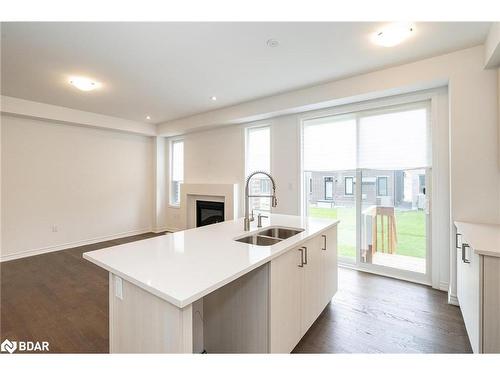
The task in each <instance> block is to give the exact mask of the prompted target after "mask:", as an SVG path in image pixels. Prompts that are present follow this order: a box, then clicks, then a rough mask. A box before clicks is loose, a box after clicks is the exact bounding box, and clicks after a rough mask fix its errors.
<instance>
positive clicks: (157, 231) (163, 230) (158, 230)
mask: <svg viewBox="0 0 500 375" xmlns="http://www.w3.org/2000/svg"><path fill="white" fill-rule="evenodd" d="M151 231H152V232H153V233H161V232H171V230H169V229H168V228H167V227H162V228H153V229H152V230H151Z"/></svg>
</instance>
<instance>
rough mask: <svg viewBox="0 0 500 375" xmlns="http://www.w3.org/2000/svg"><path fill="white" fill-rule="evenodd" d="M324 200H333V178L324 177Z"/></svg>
mask: <svg viewBox="0 0 500 375" xmlns="http://www.w3.org/2000/svg"><path fill="white" fill-rule="evenodd" d="M325 200H329V201H331V200H333V177H325Z"/></svg>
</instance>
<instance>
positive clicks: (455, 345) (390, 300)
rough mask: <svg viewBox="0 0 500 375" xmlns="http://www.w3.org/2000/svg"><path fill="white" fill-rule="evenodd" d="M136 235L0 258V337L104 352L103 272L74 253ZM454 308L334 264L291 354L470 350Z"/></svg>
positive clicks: (426, 291) (420, 290) (428, 294)
mask: <svg viewBox="0 0 500 375" xmlns="http://www.w3.org/2000/svg"><path fill="white" fill-rule="evenodd" d="M155 235H156V234H153V233H151V234H144V235H140V236H132V237H127V238H122V239H119V240H113V241H107V242H102V243H99V244H93V245H88V246H82V247H77V248H73V249H68V250H63V251H58V252H54V253H48V254H43V255H37V256H33V257H29V258H24V259H19V260H13V261H9V262H3V263H1V264H0V273H1V289H0V293H1V318H0V319H1V320H0V338H1V341H3V340H4V339H5V338H8V339H11V340H26V341H49V342H50V351H51V352H52V353H54V352H55V353H107V352H108V274H107V272H106V271H104V270H103V269H101V268H99V267H97V266H95V265H93V264H92V263H90V262H88V261H86V260H84V259H83V258H82V253H84V252H86V251H91V250H96V249H100V248H104V247H109V246H114V245H118V244H121V243H126V242H131V241H136V240H140V239H144V238H149V237H152V236H155ZM470 352H471V348H470V345H469V342H468V339H467V335H466V332H465V327H464V323H463V319H462V315H461V313H460V310H459V309H458V308H457V307H456V306H452V305H448V304H447V302H446V294H445V293H444V292H440V291H436V290H434V289H431V288H428V287H425V286H422V285H417V284H412V283H409V282H405V281H399V280H394V279H390V278H385V277H381V276H375V275H370V274H367V273H363V272H358V271H353V270H348V269H342V268H341V269H340V273H339V292H338V293H337V295H336V296H335V298H334V300H333V302H332V303H330V304H329V305H328V306H327V307H326V309H325V311H323V313H322V314H321V316H320V317H319V318H318V320H317V321H316V322H315V323H314V324H313V326H312V327H311V328H310V329H309V331H308V332H307V333H306V335H305V336H304V337H303V339H302V340H301V341H300V343H299V344H298V345H297V346H296V348H295V350H294V353H470Z"/></svg>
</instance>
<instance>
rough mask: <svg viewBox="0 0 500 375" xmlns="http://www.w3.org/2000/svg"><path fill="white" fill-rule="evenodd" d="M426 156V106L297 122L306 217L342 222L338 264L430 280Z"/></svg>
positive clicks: (422, 103) (427, 167) (428, 188)
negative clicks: (301, 142)
mask: <svg viewBox="0 0 500 375" xmlns="http://www.w3.org/2000/svg"><path fill="white" fill-rule="evenodd" d="M429 150H430V131H429V105H428V103H427V102H420V103H414V104H410V105H404V106H394V107H391V108H384V109H377V110H371V111H362V112H356V113H351V114H347V115H341V116H327V117H322V118H315V119H310V120H305V121H304V122H303V178H304V192H305V194H304V197H305V211H306V213H307V214H308V215H310V216H315V217H331V218H338V219H339V220H341V222H340V225H339V228H338V238H339V246H338V248H339V259H340V261H341V262H344V263H349V264H352V265H355V266H357V267H358V268H360V269H365V270H369V271H373V272H378V273H383V274H388V275H391V276H396V277H398V276H399V277H402V278H408V279H414V280H416V281H425V280H426V279H428V274H429V270H430V267H429V263H430V262H429V260H430V257H429V254H430V252H429V243H430V241H429V234H430V232H429V230H428V228H429V227H430V226H429V223H430V201H429V199H428V197H430V194H429V192H430V187H431V184H430V170H431V165H430V160H431V158H430V152H429Z"/></svg>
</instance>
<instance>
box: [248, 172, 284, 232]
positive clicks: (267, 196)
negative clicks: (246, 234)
mask: <svg viewBox="0 0 500 375" xmlns="http://www.w3.org/2000/svg"><path fill="white" fill-rule="evenodd" d="M256 174H263V175H266V176H267V177H269V180H271V183H272V184H273V194H272V195H250V191H249V186H250V180H251V179H252V177H253V176H255V175H256ZM250 198H271V207H276V206H277V205H278V199H277V198H276V183H275V182H274V178H273V177H272V176H271V175H270V174H269V173H267V172H263V171H256V172H252V173H250V175H249V176H248V177H247V181H246V184H245V219H244V230H245V231H249V230H250V222H251V221H253V220H254V217H253V214H252V218H251V219H250V217H249V216H250V214H249V212H248V211H249V209H250V207H249V206H250Z"/></svg>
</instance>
